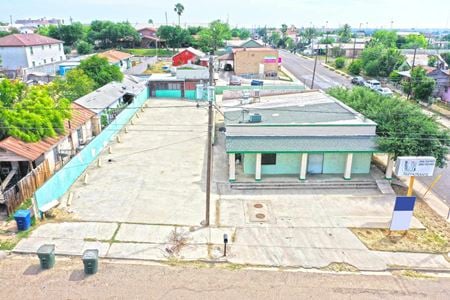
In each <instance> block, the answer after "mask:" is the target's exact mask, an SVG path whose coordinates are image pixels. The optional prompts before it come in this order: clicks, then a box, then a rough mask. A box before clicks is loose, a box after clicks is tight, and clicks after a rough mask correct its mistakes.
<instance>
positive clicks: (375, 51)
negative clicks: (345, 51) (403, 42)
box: [361, 43, 405, 77]
mask: <svg viewBox="0 0 450 300" xmlns="http://www.w3.org/2000/svg"><path fill="white" fill-rule="evenodd" d="M404 61H405V57H404V56H403V55H402V54H401V53H400V51H399V50H397V49H395V48H386V47H385V46H384V45H383V44H381V43H376V44H371V45H369V46H368V47H367V48H366V49H364V50H363V52H362V53H361V62H362V67H363V69H364V71H365V72H366V74H367V75H368V76H382V77H387V76H389V74H391V73H392V71H393V70H395V69H397V68H398V67H399V66H400V65H401V64H402V63H403V62H404Z"/></svg>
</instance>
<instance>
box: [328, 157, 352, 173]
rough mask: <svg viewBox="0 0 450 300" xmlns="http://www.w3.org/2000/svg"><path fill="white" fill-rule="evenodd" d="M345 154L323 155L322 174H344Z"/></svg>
mask: <svg viewBox="0 0 450 300" xmlns="http://www.w3.org/2000/svg"><path fill="white" fill-rule="evenodd" d="M346 160H347V153H325V154H324V156H323V173H324V174H344V171H345V162H346Z"/></svg>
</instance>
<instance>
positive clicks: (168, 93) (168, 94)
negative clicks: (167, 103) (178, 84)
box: [156, 90, 181, 98]
mask: <svg viewBox="0 0 450 300" xmlns="http://www.w3.org/2000/svg"><path fill="white" fill-rule="evenodd" d="M156 97H161V98H181V91H180V90H157V91H156Z"/></svg>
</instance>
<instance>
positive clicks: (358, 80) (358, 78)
mask: <svg viewBox="0 0 450 300" xmlns="http://www.w3.org/2000/svg"><path fill="white" fill-rule="evenodd" d="M364 82H365V80H364V78H362V77H361V76H356V77H353V78H352V83H353V84H356V85H364Z"/></svg>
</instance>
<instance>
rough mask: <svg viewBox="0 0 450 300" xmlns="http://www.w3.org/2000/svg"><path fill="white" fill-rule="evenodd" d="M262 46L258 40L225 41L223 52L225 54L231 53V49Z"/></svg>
mask: <svg viewBox="0 0 450 300" xmlns="http://www.w3.org/2000/svg"><path fill="white" fill-rule="evenodd" d="M263 47H264V44H263V43H262V42H260V41H258V40H254V39H247V40H229V41H225V51H226V52H227V53H233V49H241V48H263Z"/></svg>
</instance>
